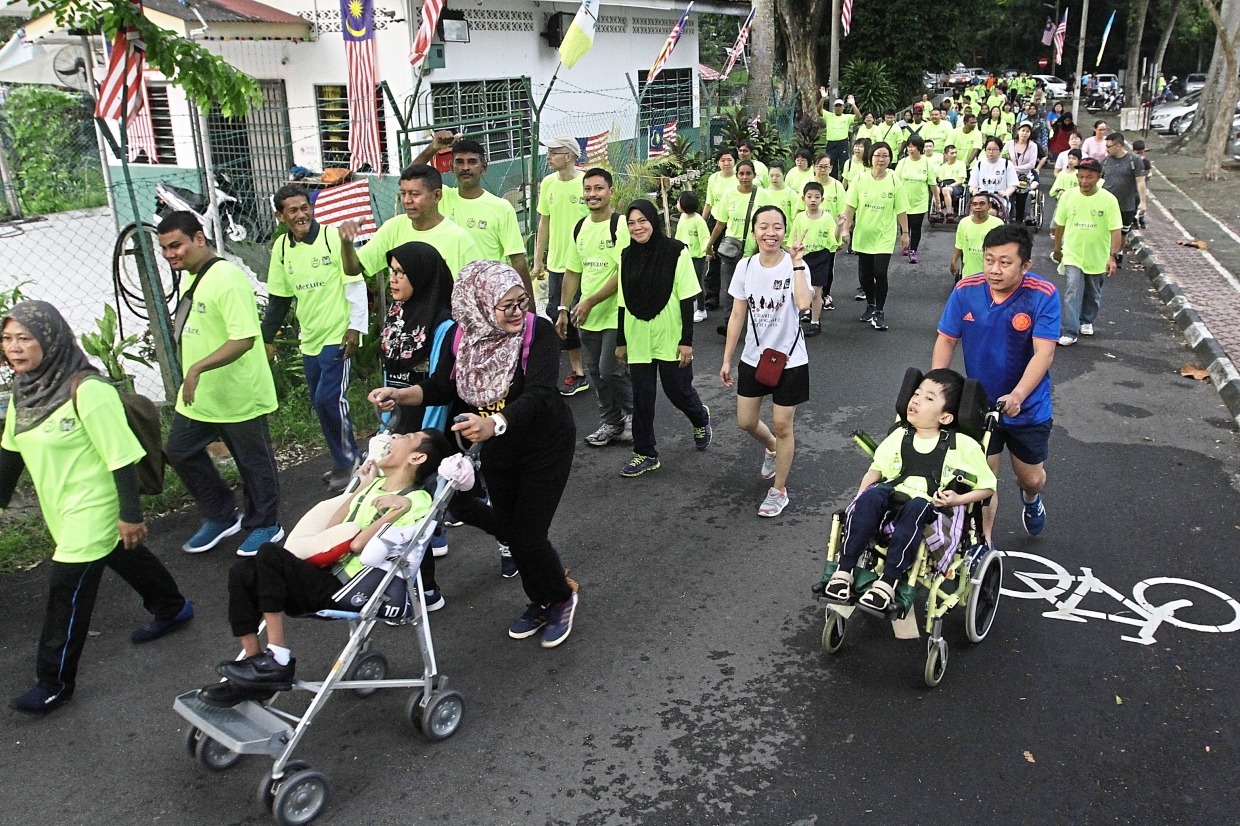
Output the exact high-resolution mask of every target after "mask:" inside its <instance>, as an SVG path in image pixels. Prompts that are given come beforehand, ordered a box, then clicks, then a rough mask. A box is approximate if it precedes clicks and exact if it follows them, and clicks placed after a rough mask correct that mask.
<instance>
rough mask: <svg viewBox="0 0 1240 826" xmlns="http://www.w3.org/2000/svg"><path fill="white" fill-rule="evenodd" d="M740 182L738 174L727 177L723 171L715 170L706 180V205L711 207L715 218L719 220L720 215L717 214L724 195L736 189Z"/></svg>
mask: <svg viewBox="0 0 1240 826" xmlns="http://www.w3.org/2000/svg"><path fill="white" fill-rule="evenodd" d="M739 183H740V181H738V180H736V175H732V177H730V178H725V177H723V173H722V172H714V173H712V174H711V176H710V177H709V178H708V179H707V180H706V205H707V206H708V207H710V211H711V215H712V216H714V218H715V220H719V216H718V215H715V211H716V210H717V209H718V207H719V202H720V201H722V200H723V196H724V195H726V194H727V193H728V192H729V191H731V190H733V189H736V185H737V184H739Z"/></svg>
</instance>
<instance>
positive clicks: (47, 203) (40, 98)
mask: <svg viewBox="0 0 1240 826" xmlns="http://www.w3.org/2000/svg"><path fill="white" fill-rule="evenodd" d="M92 106H93V104H92V103H91V102H90V99H89V98H86V97H85V96H81V95H75V94H71V93H69V92H65V91H62V90H60V89H54V88H52V87H51V86H37V85H21V86H20V87H18V88H17V89H15V90H13V92H11V93H10V94H9V96H8V100H7V101H6V102H5V107H4V108H5V114H6V115H7V116H8V121H9V127H10V131H11V133H12V137H13V150H14V154H13V157H14V166H15V167H16V168H17V170H16V171H17V176H18V182H17V196H18V198H19V199H20V201H21V205H22V208H23V209H24V210H25V211H26V212H27V213H28V214H32V215H42V214H46V213H49V212H64V211H66V210H70V209H84V208H87V207H94V206H100V205H102V204H105V203H107V200H108V198H107V193H106V192H105V191H104V186H103V170H102V169H101V168H100V166H99V155H98V154H97V150H96V148H95V134H94V126H93V125H92V122H91V116H92Z"/></svg>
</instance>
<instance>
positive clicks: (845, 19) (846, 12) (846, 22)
mask: <svg viewBox="0 0 1240 826" xmlns="http://www.w3.org/2000/svg"><path fill="white" fill-rule="evenodd" d="M840 24H841V27H842V28H843V29H844V36H845V37H848V33H849V32H850V31H852V0H844V3H843V7H842V8H841V10H840Z"/></svg>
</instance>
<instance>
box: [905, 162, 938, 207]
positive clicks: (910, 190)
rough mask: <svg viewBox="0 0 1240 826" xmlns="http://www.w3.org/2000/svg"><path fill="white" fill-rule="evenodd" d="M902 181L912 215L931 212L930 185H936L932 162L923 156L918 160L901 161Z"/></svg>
mask: <svg viewBox="0 0 1240 826" xmlns="http://www.w3.org/2000/svg"><path fill="white" fill-rule="evenodd" d="M900 180H901V181H903V182H904V197H905V198H906V199H907V200H908V211H909V214H910V215H920V214H922V213H924V212H929V211H930V185H931V184H933V183H934V170H933V169H932V168H931V167H930V161H928V160H926V156H925V155H922V156H921V157H920V158H918V159H917V160H915V161H914V160H913V159H912V158H911V157H906V158H905V159H904V160H902V161H900Z"/></svg>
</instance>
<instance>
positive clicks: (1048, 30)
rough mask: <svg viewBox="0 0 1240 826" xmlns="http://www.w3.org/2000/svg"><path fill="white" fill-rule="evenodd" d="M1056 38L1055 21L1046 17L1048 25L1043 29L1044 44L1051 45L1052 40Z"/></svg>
mask: <svg viewBox="0 0 1240 826" xmlns="http://www.w3.org/2000/svg"><path fill="white" fill-rule="evenodd" d="M1054 39H1055V21H1054V20H1052V19H1051V18H1049V17H1048V18H1046V26H1045V27H1044V28H1043V29H1042V45H1043V46H1049V45H1051V41H1053V40H1054Z"/></svg>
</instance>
